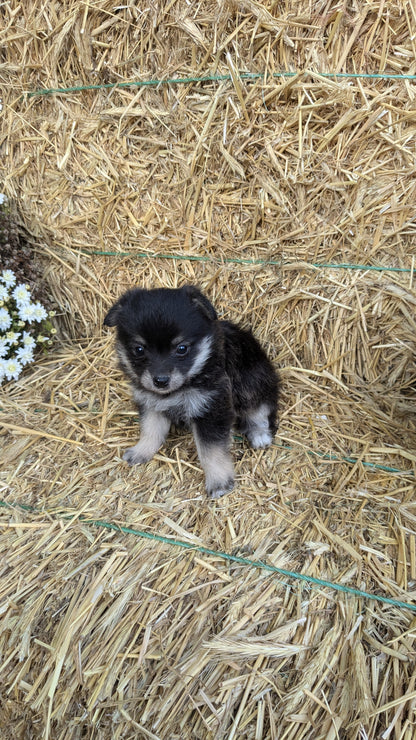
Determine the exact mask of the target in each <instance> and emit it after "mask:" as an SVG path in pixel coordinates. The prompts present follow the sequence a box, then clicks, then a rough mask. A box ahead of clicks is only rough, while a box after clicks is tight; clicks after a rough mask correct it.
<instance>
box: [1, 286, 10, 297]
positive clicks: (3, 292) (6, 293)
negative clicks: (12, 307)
mask: <svg viewBox="0 0 416 740" xmlns="http://www.w3.org/2000/svg"><path fill="white" fill-rule="evenodd" d="M8 297H9V291H8V290H7V287H6V286H5V285H1V284H0V301H7V299H8Z"/></svg>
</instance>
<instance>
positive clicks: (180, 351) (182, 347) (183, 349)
mask: <svg viewBox="0 0 416 740" xmlns="http://www.w3.org/2000/svg"><path fill="white" fill-rule="evenodd" d="M188 349H189V348H188V345H187V344H178V346H177V347H176V354H177V355H180V356H181V357H183V356H184V355H186V354H187V353H188Z"/></svg>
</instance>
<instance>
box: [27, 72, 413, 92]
mask: <svg viewBox="0 0 416 740" xmlns="http://www.w3.org/2000/svg"><path fill="white" fill-rule="evenodd" d="M300 74H301V75H312V76H314V75H315V76H316V77H324V78H335V79H337V78H344V79H364V80H411V81H412V80H413V81H414V80H416V75H414V74H381V73H374V74H373V73H365V72H314V71H313V70H305V71H303V72H273V74H272V75H270V77H272V79H276V78H279V77H283V78H291V77H297V76H298V75H300ZM238 76H239V78H240V79H241V80H259V79H265V77H267V75H266V74H265V73H264V72H240V73H239V75H238ZM231 80H232V76H231V74H224V75H206V76H204V77H169V78H167V79H162V80H158V79H156V80H131V81H130V82H109V83H105V84H102V85H75V86H72V87H56V88H45V89H39V90H33V91H32V92H27V93H25V97H27V98H32V97H35V96H40V95H55V94H64V95H65V94H66V93H77V92H83V91H84V90H112V89H114V88H124V87H158V86H159V85H190V84H194V83H204V82H229V81H231Z"/></svg>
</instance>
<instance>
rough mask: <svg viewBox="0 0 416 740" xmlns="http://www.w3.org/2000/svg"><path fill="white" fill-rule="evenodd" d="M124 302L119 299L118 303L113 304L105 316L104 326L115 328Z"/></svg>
mask: <svg viewBox="0 0 416 740" xmlns="http://www.w3.org/2000/svg"><path fill="white" fill-rule="evenodd" d="M123 303H124V300H123V298H120V300H119V301H117V302H116V303H114V305H113V306H111V308H110V310H109V312H108V314H107V315H106V317H105V319H104V326H117V324H118V317H119V315H120V310H121V308H122V306H123Z"/></svg>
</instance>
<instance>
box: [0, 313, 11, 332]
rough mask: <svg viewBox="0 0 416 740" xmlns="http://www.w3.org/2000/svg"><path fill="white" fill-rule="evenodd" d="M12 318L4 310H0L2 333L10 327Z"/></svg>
mask: <svg viewBox="0 0 416 740" xmlns="http://www.w3.org/2000/svg"><path fill="white" fill-rule="evenodd" d="M11 323H12V317H11V316H10V314H9V312H8V311H7V309H6V308H0V329H1V330H2V331H4V330H5V329H8V328H9V326H11Z"/></svg>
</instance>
